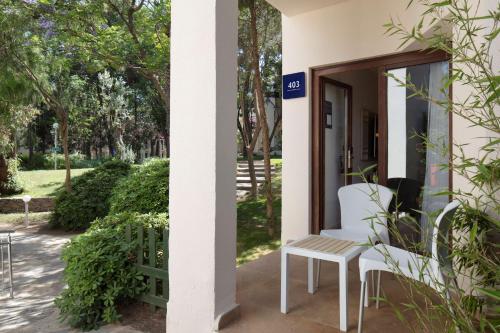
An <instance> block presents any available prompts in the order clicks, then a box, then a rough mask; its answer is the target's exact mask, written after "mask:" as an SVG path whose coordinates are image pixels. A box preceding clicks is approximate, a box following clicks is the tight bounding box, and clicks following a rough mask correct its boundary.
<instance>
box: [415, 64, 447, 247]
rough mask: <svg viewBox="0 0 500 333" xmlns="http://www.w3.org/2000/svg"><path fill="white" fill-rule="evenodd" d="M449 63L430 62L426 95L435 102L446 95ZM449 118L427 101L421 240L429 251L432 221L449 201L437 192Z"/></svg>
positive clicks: (442, 186)
mask: <svg viewBox="0 0 500 333" xmlns="http://www.w3.org/2000/svg"><path fill="white" fill-rule="evenodd" d="M448 71H449V67H448V62H438V63H433V64H430V71H429V96H430V97H431V99H432V100H434V101H446V100H447V98H448V96H447V94H446V93H445V92H443V91H441V90H442V87H443V83H444V82H445V80H446V79H447V77H448V73H449V72H448ZM448 120H449V117H448V112H447V110H446V108H445V107H443V106H441V105H438V104H436V103H434V102H431V101H429V106H428V118H427V140H428V145H427V151H426V166H425V168H426V170H425V183H424V189H423V198H422V211H423V212H424V214H422V219H421V227H422V241H423V242H424V244H427V247H428V249H429V250H430V246H431V242H432V230H433V227H434V223H433V221H434V220H435V217H436V216H437V214H439V213H440V210H441V209H443V208H444V207H445V206H446V204H447V203H448V196H447V195H443V194H441V195H440V194H439V193H443V192H446V191H448V176H449V172H448V163H449V144H450V143H449V123H448Z"/></svg>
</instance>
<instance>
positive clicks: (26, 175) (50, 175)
mask: <svg viewBox="0 0 500 333" xmlns="http://www.w3.org/2000/svg"><path fill="white" fill-rule="evenodd" d="M89 170H92V169H74V170H71V177H75V176H79V175H81V174H83V173H85V172H87V171H89ZM19 174H20V176H21V180H22V181H23V184H24V192H23V193H22V194H17V195H13V196H11V197H20V196H23V195H26V194H29V195H31V196H32V197H34V198H40V197H50V196H53V195H54V192H55V191H56V190H57V189H59V188H60V187H61V186H63V184H64V179H65V178H66V170H34V171H20V172H19Z"/></svg>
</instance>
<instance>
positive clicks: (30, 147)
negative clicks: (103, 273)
mask: <svg viewBox="0 0 500 333" xmlns="http://www.w3.org/2000/svg"><path fill="white" fill-rule="evenodd" d="M32 159H33V126H32V125H31V124H29V125H28V160H29V161H30V162H31V160H32Z"/></svg>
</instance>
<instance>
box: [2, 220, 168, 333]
mask: <svg viewBox="0 0 500 333" xmlns="http://www.w3.org/2000/svg"><path fill="white" fill-rule="evenodd" d="M10 228H14V229H16V232H15V233H14V234H13V245H12V253H13V270H14V298H13V299H10V298H9V293H8V290H6V289H4V288H5V287H7V284H4V285H3V286H2V285H1V279H0V287H1V288H0V333H14V332H15V333H63V332H78V331H77V330H73V329H71V328H70V327H68V326H67V325H65V324H62V323H60V321H59V313H58V310H57V308H56V307H55V305H54V299H55V297H56V296H57V295H59V293H60V292H61V290H62V289H63V287H64V285H63V283H62V273H63V270H64V263H63V262H62V260H61V259H60V254H61V250H62V248H63V246H64V244H66V243H67V242H68V241H69V240H70V239H71V237H73V236H75V234H71V233H65V232H59V231H54V230H51V229H49V228H48V227H47V223H46V221H40V222H39V221H37V223H36V224H34V225H32V226H30V227H29V228H25V227H24V226H23V225H22V224H14V223H7V222H2V223H0V230H1V229H10ZM5 282H7V280H6V281H5ZM122 311H123V312H124V316H123V323H120V324H116V325H107V326H105V327H102V328H101V329H99V330H98V331H97V332H100V333H115V332H116V333H118V332H120V333H141V332H143V333H145V332H151V333H156V332H162V333H163V332H165V314H164V312H160V311H157V312H155V313H154V314H153V313H152V312H151V311H150V309H149V308H148V307H144V306H142V305H141V304H135V305H132V306H127V307H126V308H125V307H124V308H123V309H122ZM132 324H134V326H136V328H133V327H132V326H131V325H132ZM162 325H163V326H162ZM162 329H163V330H162Z"/></svg>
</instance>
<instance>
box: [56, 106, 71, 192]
mask: <svg viewBox="0 0 500 333" xmlns="http://www.w3.org/2000/svg"><path fill="white" fill-rule="evenodd" d="M57 116H58V118H59V121H60V123H61V136H62V146H63V152H64V165H65V167H66V179H65V180H64V187H65V188H66V191H68V192H71V163H70V161H69V144H68V114H67V113H66V111H65V110H63V109H62V107H58V110H57Z"/></svg>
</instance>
